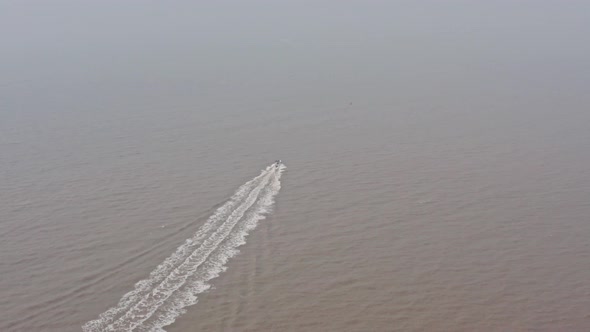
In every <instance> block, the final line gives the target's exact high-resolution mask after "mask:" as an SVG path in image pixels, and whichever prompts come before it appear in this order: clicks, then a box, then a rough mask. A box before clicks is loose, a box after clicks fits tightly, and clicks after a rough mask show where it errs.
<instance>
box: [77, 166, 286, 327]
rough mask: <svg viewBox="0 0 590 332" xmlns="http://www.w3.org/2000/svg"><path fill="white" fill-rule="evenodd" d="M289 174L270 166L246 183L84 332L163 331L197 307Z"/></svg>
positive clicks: (91, 322)
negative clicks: (284, 175) (204, 293)
mask: <svg viewBox="0 0 590 332" xmlns="http://www.w3.org/2000/svg"><path fill="white" fill-rule="evenodd" d="M284 169H285V166H284V165H281V166H280V167H279V168H277V167H275V166H274V165H271V166H269V167H267V168H266V169H265V170H263V171H262V172H261V174H260V175H258V176H257V177H255V178H254V179H252V180H250V181H248V182H246V183H245V184H243V185H242V186H241V187H240V188H238V190H237V191H236V192H235V193H234V195H233V196H232V197H231V198H230V200H228V202H226V203H225V204H223V205H222V206H221V207H220V208H218V209H217V210H216V211H215V213H214V214H213V215H212V216H211V217H210V218H209V219H208V220H207V221H206V222H205V224H204V225H203V226H202V227H201V228H200V229H199V230H198V231H197V232H196V233H195V234H194V235H193V236H192V237H191V238H189V239H187V240H186V242H185V243H184V244H183V245H181V246H180V247H178V248H177V250H176V251H175V252H174V253H173V254H172V255H171V256H170V257H168V258H167V259H166V260H164V262H162V263H161V264H160V265H159V266H158V267H156V269H154V271H152V272H151V273H150V275H149V277H148V278H147V279H144V280H141V281H139V282H137V283H136V284H135V288H134V289H133V290H132V291H130V292H129V293H127V294H125V295H124V296H123V297H122V298H121V300H119V303H118V304H117V305H116V306H114V307H112V308H110V309H108V310H107V311H105V312H104V313H102V314H101V315H100V316H99V318H98V319H96V320H92V321H89V322H87V323H86V324H84V326H83V327H82V329H83V330H84V331H85V332H94V331H134V330H135V331H163V327H164V326H167V325H170V324H171V323H173V322H174V321H175V319H176V317H178V316H179V315H181V314H182V313H184V312H185V309H184V308H185V307H187V306H190V305H193V304H195V303H197V295H198V294H200V293H202V292H204V291H206V290H208V289H209V288H210V285H209V284H208V283H207V282H208V281H209V280H211V279H213V278H215V277H217V276H219V274H220V273H221V272H223V271H224V270H225V269H226V266H225V265H226V263H227V261H228V260H229V259H230V258H231V257H233V256H235V255H236V254H237V253H238V252H239V251H238V250H237V248H238V247H239V246H241V245H243V244H244V243H246V240H245V239H246V236H247V235H248V232H249V231H251V230H252V229H254V228H255V227H256V225H257V223H258V221H259V220H261V219H263V218H264V217H265V214H266V213H269V212H270V209H271V207H272V205H273V203H274V197H275V195H276V194H277V193H278V192H279V189H280V177H281V174H282V172H283V170H284Z"/></svg>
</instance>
